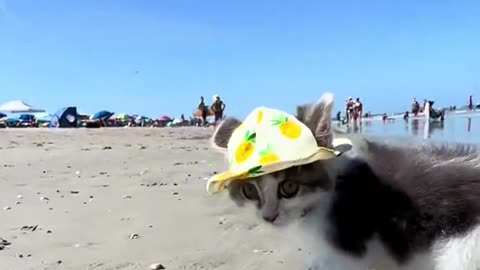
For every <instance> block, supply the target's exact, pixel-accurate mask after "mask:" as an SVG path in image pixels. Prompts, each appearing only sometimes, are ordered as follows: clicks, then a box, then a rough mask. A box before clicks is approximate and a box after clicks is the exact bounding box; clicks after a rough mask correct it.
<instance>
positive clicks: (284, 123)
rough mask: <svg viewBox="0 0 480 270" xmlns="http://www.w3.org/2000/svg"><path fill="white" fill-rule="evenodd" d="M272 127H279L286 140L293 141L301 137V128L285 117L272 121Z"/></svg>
mask: <svg viewBox="0 0 480 270" xmlns="http://www.w3.org/2000/svg"><path fill="white" fill-rule="evenodd" d="M272 123H273V125H274V126H279V129H280V133H281V134H282V135H283V136H284V137H285V138H288V139H291V140H295V139H298V138H300V136H301V135H302V127H301V126H300V125H299V124H297V123H295V122H294V121H292V120H291V119H288V116H286V115H279V116H278V117H277V118H276V119H274V120H272Z"/></svg>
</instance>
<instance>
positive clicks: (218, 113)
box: [212, 96, 225, 126]
mask: <svg viewBox="0 0 480 270" xmlns="http://www.w3.org/2000/svg"><path fill="white" fill-rule="evenodd" d="M212 110H213V113H214V114H215V123H214V126H217V122H218V121H222V119H223V111H224V110H225V103H223V101H222V100H221V99H220V97H219V96H216V97H215V101H214V102H213V104H212Z"/></svg>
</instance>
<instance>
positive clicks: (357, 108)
mask: <svg viewBox="0 0 480 270" xmlns="http://www.w3.org/2000/svg"><path fill="white" fill-rule="evenodd" d="M354 110H355V121H357V120H358V121H361V120H362V112H363V104H362V102H361V101H360V98H357V99H356V100H355V103H354Z"/></svg>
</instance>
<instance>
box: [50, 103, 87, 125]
mask: <svg viewBox="0 0 480 270" xmlns="http://www.w3.org/2000/svg"><path fill="white" fill-rule="evenodd" d="M79 120H80V116H79V115H78V113H77V107H66V108H62V109H60V110H58V111H57V112H56V113H55V114H54V115H53V116H52V119H51V120H50V127H59V128H76V127H78V122H79Z"/></svg>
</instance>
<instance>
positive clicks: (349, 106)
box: [346, 97, 355, 123]
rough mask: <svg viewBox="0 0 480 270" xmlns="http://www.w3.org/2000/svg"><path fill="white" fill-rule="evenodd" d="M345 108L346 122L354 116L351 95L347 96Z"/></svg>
mask: <svg viewBox="0 0 480 270" xmlns="http://www.w3.org/2000/svg"><path fill="white" fill-rule="evenodd" d="M346 107H347V108H346V109H347V113H346V114H347V123H349V122H350V120H352V119H353V118H354V115H355V103H354V102H353V99H352V97H349V98H348V100H347V104H346Z"/></svg>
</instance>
